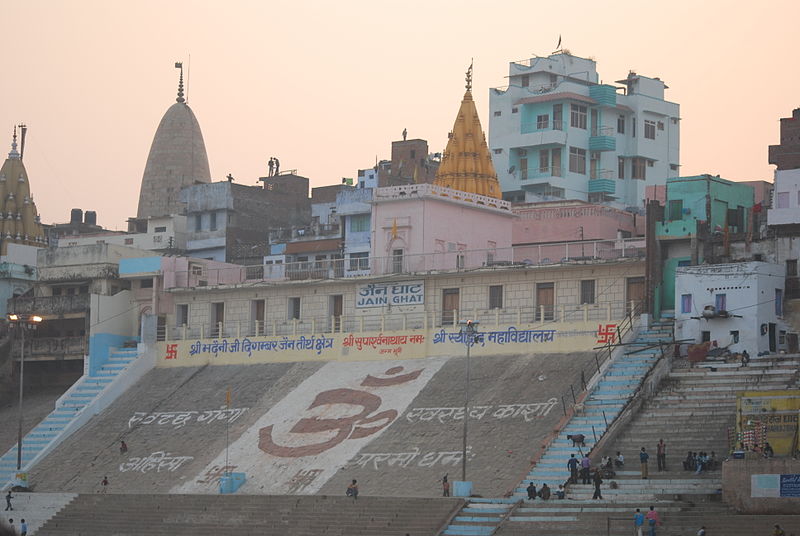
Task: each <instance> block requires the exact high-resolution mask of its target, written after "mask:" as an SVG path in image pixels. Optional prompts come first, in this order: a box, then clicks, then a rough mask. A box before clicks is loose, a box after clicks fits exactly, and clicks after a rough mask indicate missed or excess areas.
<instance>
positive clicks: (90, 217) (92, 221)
mask: <svg viewBox="0 0 800 536" xmlns="http://www.w3.org/2000/svg"><path fill="white" fill-rule="evenodd" d="M83 223H85V224H86V225H97V212H95V211H94V210H87V211H86V214H84V215H83Z"/></svg>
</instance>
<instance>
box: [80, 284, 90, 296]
mask: <svg viewBox="0 0 800 536" xmlns="http://www.w3.org/2000/svg"><path fill="white" fill-rule="evenodd" d="M78 294H89V285H81V286H80V287H78Z"/></svg>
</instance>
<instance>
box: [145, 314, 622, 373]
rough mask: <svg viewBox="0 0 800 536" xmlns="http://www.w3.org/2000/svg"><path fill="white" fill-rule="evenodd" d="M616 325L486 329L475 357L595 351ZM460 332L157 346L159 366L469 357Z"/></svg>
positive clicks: (206, 341) (207, 341)
mask: <svg viewBox="0 0 800 536" xmlns="http://www.w3.org/2000/svg"><path fill="white" fill-rule="evenodd" d="M615 325H616V324H615V323H613V322H612V323H603V324H602V325H598V324H597V323H596V322H587V323H584V322H580V323H576V322H570V323H548V324H545V325H544V326H546V327H542V325H536V326H504V327H499V328H489V329H486V330H481V333H482V337H483V339H482V341H481V342H478V343H476V344H475V345H473V346H472V348H471V350H470V351H471V353H472V355H475V356H489V355H500V354H521V353H534V352H535V353H553V354H559V353H570V352H582V351H590V350H591V349H592V348H594V347H596V346H598V345H600V344H602V343H604V342H606V339H607V337H608V335H607V334H606V335H603V334H602V333H601V336H600V337H599V338H598V331H601V332H603V331H606V332H607V331H609V329H610V330H611V331H613V326H615ZM465 351H466V345H465V343H464V342H463V341H462V340H461V337H460V335H459V331H458V328H448V329H443V328H436V329H428V330H408V331H393V332H386V333H377V332H373V333H358V334H354V333H318V334H315V335H296V336H277V337H271V336H270V337H242V338H234V337H229V338H223V339H204V340H185V341H168V342H160V343H158V349H157V352H158V353H157V355H158V366H162V367H181V366H200V365H206V364H211V365H241V364H247V363H278V362H297V361H375V360H381V359H386V360H392V359H421V358H425V357H432V356H442V355H446V356H449V355H464V354H465Z"/></svg>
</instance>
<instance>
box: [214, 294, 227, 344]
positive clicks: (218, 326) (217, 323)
mask: <svg viewBox="0 0 800 536" xmlns="http://www.w3.org/2000/svg"><path fill="white" fill-rule="evenodd" d="M211 336H212V337H224V336H225V303H224V302H220V303H212V304H211Z"/></svg>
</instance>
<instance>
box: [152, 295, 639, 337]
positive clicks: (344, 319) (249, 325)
mask: <svg viewBox="0 0 800 536" xmlns="http://www.w3.org/2000/svg"><path fill="white" fill-rule="evenodd" d="M637 307H638V303H637V302H622V301H611V302H601V303H595V304H570V305H567V304H559V305H540V306H534V307H508V308H495V309H469V310H463V311H462V310H458V309H451V310H444V311H443V310H439V309H431V310H424V311H419V312H405V313H397V312H386V311H384V312H382V313H374V314H351V315H342V316H332V315H326V314H319V313H317V312H316V311H311V312H310V313H308V314H306V313H302V316H301V318H298V319H289V320H286V319H282V320H274V319H273V320H253V321H250V322H219V323H216V324H211V323H208V322H206V323H192V324H188V325H182V326H170V327H166V326H161V327H160V328H159V330H160V331H159V333H158V337H159V340H189V339H208V338H225V337H261V336H282V335H287V336H288V335H314V334H317V333H362V332H387V331H400V330H403V331H407V330H421V329H432V328H440V327H441V328H445V329H449V328H452V329H458V322H459V321H460V320H461V319H466V318H468V319H470V320H478V321H479V322H480V325H481V328H482V329H489V328H492V327H498V326H508V325H514V326H521V325H525V324H537V325H546V324H552V323H581V322H583V323H586V322H591V323H594V322H611V321H614V320H617V319H620V318H622V317H624V316H625V315H627V314H628V312H629V311H632V310H638V309H637Z"/></svg>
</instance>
